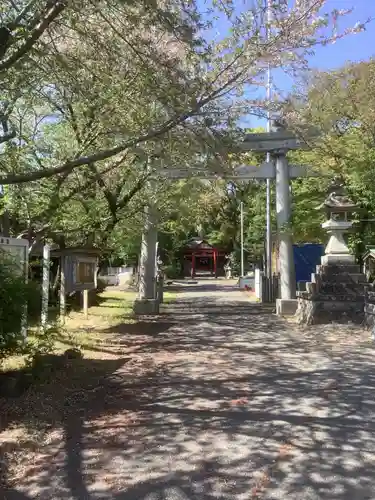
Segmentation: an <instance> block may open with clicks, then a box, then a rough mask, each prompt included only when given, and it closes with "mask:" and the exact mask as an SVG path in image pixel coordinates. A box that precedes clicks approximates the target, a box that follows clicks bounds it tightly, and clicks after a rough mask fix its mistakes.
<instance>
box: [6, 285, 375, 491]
mask: <svg viewBox="0 0 375 500" xmlns="http://www.w3.org/2000/svg"><path fill="white" fill-rule="evenodd" d="M124 335H125V333H124ZM146 337H147V338H146ZM146 337H145V336H144V335H143V336H142V335H141V333H139V335H138V334H137V333H134V332H132V334H131V339H130V340H129V342H128V344H129V345H128V347H129V349H131V352H132V353H133V354H132V356H131V359H130V360H123V362H122V363H118V364H117V365H116V367H113V368H116V369H113V370H112V371H111V373H109V372H110V370H109V371H108V374H107V375H106V377H105V379H103V380H102V381H101V383H100V385H99V386H97V387H94V388H93V389H90V391H89V392H88V394H89V396H87V398H86V400H85V401H84V404H82V401H80V403H81V404H80V405H79V407H78V406H77V407H74V404H73V411H68V412H67V414H66V415H64V416H61V418H60V424H59V425H57V424H56V421H54V424H53V425H52V424H51V425H50V428H49V431H48V433H45V434H44V435H43V437H41V439H43V443H44V444H43V446H42V447H39V448H38V449H31V450H28V454H26V455H25V456H26V457H27V458H26V460H27V461H28V463H30V462H32V464H33V465H32V466H30V465H29V467H28V468H26V469H25V471H24V473H23V475H22V476H19V477H18V478H17V482H16V484H14V485H12V488H13V489H10V488H9V489H8V491H5V492H4V494H5V496H4V498H5V499H6V500H31V499H32V500H34V499H35V500H36V499H38V500H47V499H48V500H52V499H55V500H60V499H61V500H99V499H103V500H105V499H113V500H213V499H220V500H253V499H264V500H266V499H267V500H271V499H272V500H273V499H285V500H318V499H324V500H335V499H340V500H360V499H361V500H364V499H367V500H372V499H375V472H374V470H375V469H374V466H375V436H374V430H375V420H374V419H375V403H374V390H375V373H374V361H375V352H374V348H373V346H372V343H371V342H370V341H369V340H368V334H367V333H366V332H363V331H360V330H356V329H352V328H351V327H349V326H347V327H341V326H340V327H337V326H330V327H314V328H311V329H306V330H301V329H299V328H297V326H295V325H293V324H290V323H287V322H285V321H283V320H281V319H278V318H276V317H275V316H274V315H272V314H271V310H270V309H267V308H266V307H264V306H262V305H259V304H256V303H254V302H252V303H251V302H249V299H248V297H246V296H245V294H243V293H241V292H239V291H238V290H237V289H236V288H235V287H234V286H233V284H232V283H227V282H225V281H217V282H210V281H205V282H201V283H200V284H199V285H191V286H184V287H181V293H180V294H179V299H178V301H177V302H176V303H175V304H173V305H169V306H167V307H166V311H165V313H164V314H163V315H162V317H161V318H160V319H159V320H158V322H157V323H155V324H153V328H149V329H148V333H147V336H146ZM125 361H126V362H125ZM55 391H58V387H56V388H55ZM78 408H80V410H79V411H78ZM20 460H21V459H20ZM24 460H25V458H24ZM21 462H22V460H21ZM23 467H24V464H23ZM0 498H1V497H0Z"/></svg>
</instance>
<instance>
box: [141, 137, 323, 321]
mask: <svg viewBox="0 0 375 500" xmlns="http://www.w3.org/2000/svg"><path fill="white" fill-rule="evenodd" d="M233 149H234V150H235V151H236V152H246V151H253V152H256V153H266V152H267V153H270V158H271V161H270V162H264V163H262V164H261V165H260V166H259V167H258V166H251V165H241V166H239V167H237V168H236V169H235V171H234V175H233V174H231V175H229V174H228V175H225V174H223V172H214V171H210V172H207V171H206V172H205V171H199V170H195V171H189V170H188V169H186V170H172V171H169V172H168V171H165V173H163V175H165V176H166V177H167V178H169V179H171V180H172V179H176V180H177V179H186V178H189V177H196V178H201V179H207V180H210V179H217V178H220V177H221V178H228V180H229V179H230V180H241V181H246V180H251V179H265V180H266V179H275V180H276V213H277V232H278V245H279V261H280V298H279V299H277V301H276V312H277V314H280V315H283V314H293V313H294V312H295V311H296V309H297V300H296V283H295V273H294V258H293V241H292V233H291V229H290V227H289V224H290V221H291V194H290V179H295V178H298V177H315V176H316V173H314V172H313V171H312V170H311V169H309V167H306V166H302V165H289V162H288V160H287V158H286V154H287V152H288V151H291V150H297V149H307V145H306V143H305V142H304V141H302V140H301V139H299V138H298V137H296V135H295V134H293V133H291V132H288V131H286V130H282V129H281V130H280V128H278V129H277V130H276V131H272V132H265V133H257V134H248V135H247V136H246V137H245V140H244V141H243V142H242V143H240V144H237V145H236V147H235V148H233ZM154 212H155V207H152V206H150V207H148V209H147V211H146V222H145V228H144V231H143V236H142V251H141V265H140V290H139V298H138V299H137V301H136V303H135V312H136V313H138V314H157V313H158V309H159V308H158V306H159V304H158V302H157V300H156V297H155V286H154V282H155V277H156V268H155V263H156V255H155V252H156V242H157V221H156V217H155V216H154V215H155V214H154Z"/></svg>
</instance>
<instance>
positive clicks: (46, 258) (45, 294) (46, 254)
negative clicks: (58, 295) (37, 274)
mask: <svg viewBox="0 0 375 500" xmlns="http://www.w3.org/2000/svg"><path fill="white" fill-rule="evenodd" d="M49 263H50V248H49V246H48V245H44V247H43V282H42V315H41V323H42V327H45V326H46V324H47V321H48V299H49V267H50V266H49Z"/></svg>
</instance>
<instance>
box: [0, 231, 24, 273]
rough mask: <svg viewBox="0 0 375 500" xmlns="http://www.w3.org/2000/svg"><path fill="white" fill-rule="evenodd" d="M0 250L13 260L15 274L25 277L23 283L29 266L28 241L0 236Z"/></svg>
mask: <svg viewBox="0 0 375 500" xmlns="http://www.w3.org/2000/svg"><path fill="white" fill-rule="evenodd" d="M0 250H1V251H3V252H6V253H7V254H8V255H9V256H10V257H11V258H12V259H14V264H15V270H16V272H17V273H19V274H20V275H21V276H22V275H23V276H25V281H27V277H28V264H29V242H28V240H23V239H19V238H6V237H4V236H0Z"/></svg>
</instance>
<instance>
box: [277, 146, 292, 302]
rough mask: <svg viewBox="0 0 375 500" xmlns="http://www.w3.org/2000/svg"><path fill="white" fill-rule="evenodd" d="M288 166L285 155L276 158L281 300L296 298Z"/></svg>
mask: <svg viewBox="0 0 375 500" xmlns="http://www.w3.org/2000/svg"><path fill="white" fill-rule="evenodd" d="M289 186H290V182H289V165H288V160H287V159H286V156H285V154H282V153H280V154H278V155H277V157H276V213H277V229H278V238H279V260H280V292H281V297H280V298H281V299H294V298H295V297H296V281H295V273H294V258H293V242H292V235H291V231H290V227H289V223H290V221H291V214H292V209H291V197H290V189H289Z"/></svg>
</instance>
